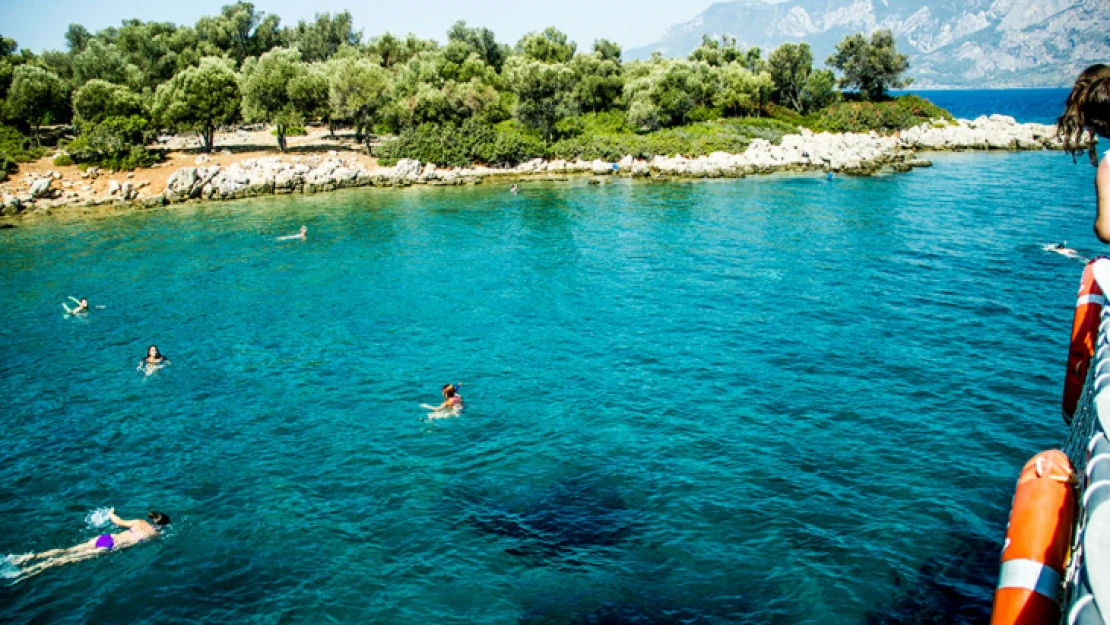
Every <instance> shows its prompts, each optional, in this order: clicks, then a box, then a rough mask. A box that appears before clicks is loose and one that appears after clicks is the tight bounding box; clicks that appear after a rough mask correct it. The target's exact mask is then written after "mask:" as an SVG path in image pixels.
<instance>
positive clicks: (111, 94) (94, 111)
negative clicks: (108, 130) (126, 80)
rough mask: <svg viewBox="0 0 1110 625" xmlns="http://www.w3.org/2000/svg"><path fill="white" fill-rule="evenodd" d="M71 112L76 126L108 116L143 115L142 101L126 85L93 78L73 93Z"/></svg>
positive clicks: (85, 124)
mask: <svg viewBox="0 0 1110 625" xmlns="http://www.w3.org/2000/svg"><path fill="white" fill-rule="evenodd" d="M73 113H74V116H75V121H76V122H77V125H78V127H82V128H84V127H89V126H93V125H96V124H99V123H101V122H103V121H104V119H105V118H108V117H130V116H132V115H144V114H145V112H144V111H143V101H142V98H140V97H139V95H138V94H137V93H135V92H134V91H131V90H130V89H128V88H127V87H124V86H121V85H114V84H112V83H110V82H107V81H104V80H100V79H99V78H94V79H92V80H90V81H89V82H87V83H85V84H84V85H83V86H82V87H81V88H80V89H78V90H77V91H75V92H74V94H73Z"/></svg>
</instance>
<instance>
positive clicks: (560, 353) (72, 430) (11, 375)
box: [0, 153, 1098, 624]
mask: <svg viewBox="0 0 1110 625" xmlns="http://www.w3.org/2000/svg"><path fill="white" fill-rule="evenodd" d="M932 158H934V160H935V162H936V166H935V167H933V168H931V169H926V170H917V171H914V172H913V173H910V174H905V175H894V176H881V177H877V178H845V177H841V178H837V179H836V180H834V181H833V182H832V183H826V182H824V181H823V180H822V179H821V178H820V176H817V175H798V176H775V177H765V178H749V179H744V180H733V181H708V182H694V183H630V182H627V181H618V182H614V183H612V184H607V185H603V186H600V187H590V186H587V185H585V184H584V181H575V182H572V183H568V184H551V185H546V184H526V185H523V186H522V192H521V194H520V195H519V196H515V197H514V196H511V195H510V194H508V193H507V192H506V190H505V188H504V187H503V186H494V185H484V186H479V187H474V188H457V189H442V188H411V189H405V190H384V191H382V190H364V191H352V192H345V193H339V194H331V195H320V196H309V197H289V198H281V199H269V200H265V201H242V202H234V203H227V204H208V205H193V206H182V207H176V208H172V209H169V210H165V211H158V212H149V213H137V214H132V215H127V216H122V217H112V218H101V219H91V220H78V219H66V218H59V219H57V220H54V221H50V222H45V223H39V224H29V225H25V226H21V227H19V228H18V229H14V230H3V231H0V310H2V311H3V317H2V323H0V397H3V398H4V400H3V402H2V403H0V419H2V424H3V427H0V449H2V450H3V451H2V452H0V556H2V555H3V554H19V553H25V552H28V551H32V550H44V549H48V548H53V547H62V546H68V545H71V544H76V543H77V542H79V541H84V540H88V539H89V538H92V537H93V536H95V535H96V534H97V531H96V530H95V529H93V528H90V527H88V526H87V524H86V517H87V516H88V515H89V513H90V512H92V511H94V510H96V509H99V508H103V507H105V506H115V507H117V508H118V510H119V512H120V513H121V514H122V515H123V516H125V517H127V516H130V517H135V516H140V515H143V514H145V511H146V510H148V509H151V508H154V509H158V510H162V511H164V512H166V513H168V514H169V515H171V517H173V519H174V523H173V525H172V526H171V528H172V529H171V530H170V531H169V532H168V533H167V535H166V536H165V537H164V538H163V539H161V540H159V541H158V542H157V543H156V544H151V545H141V546H139V547H136V548H133V549H129V550H125V551H122V552H119V553H113V554H110V555H108V556H104V557H101V558H98V559H96V560H92V561H87V562H82V563H78V564H73V565H69V566H66V567H61V568H56V569H52V570H48V571H46V572H45V573H43V574H41V575H39V576H37V577H33V578H30V579H28V580H25V581H22V582H19V583H16V584H10V583H8V584H4V585H3V586H2V587H0V621H2V622H36V623H39V622H41V623H84V622H94V623H122V622H128V623H195V622H204V623H244V622H247V623H322V622H338V623H356V622H360V623H361V622H366V623H369V622H373V623H528V624H532V623H538V624H558V623H908V622H915V621H914V620H913V619H915V618H916V619H923V618H934V619H935V620H934V621H931V622H981V621H982V620H983V618H984V615H985V614H986V613H987V611H988V610H989V601H990V594H991V591H992V586H993V583H994V579H993V578H994V576H995V575H996V560H997V556H998V553H999V549H1000V544H1001V540H1002V535H1003V527H1004V525H1005V522H1006V516H1007V514H1008V507H1009V501H1010V497H1011V494H1012V487H1013V482H1014V479H1015V477H1016V475H1017V472H1018V470H1019V469H1020V466H1021V464H1022V463H1024V461H1025V460H1026V459H1027V458H1028V457H1030V456H1031V455H1033V454H1034V453H1035V452H1036V451H1038V450H1040V449H1043V448H1047V447H1050V446H1053V445H1055V444H1057V443H1058V441H1060V440H1061V439H1062V437H1063V434H1064V427H1063V424H1062V422H1061V419H1060V417H1059V395H1060V389H1061V381H1062V375H1063V369H1064V360H1065V357H1066V355H1065V348H1066V341H1067V336H1068V332H1069V328H1070V320H1071V313H1072V306H1073V303H1074V294H1075V289H1076V286H1077V283H1078V278H1079V275H1080V272H1081V269H1082V265H1081V264H1080V263H1078V262H1076V261H1074V260H1069V259H1066V258H1064V257H1061V256H1058V255H1055V254H1049V253H1046V252H1044V251H1043V250H1042V249H1041V247H1040V245H1041V244H1043V243H1046V242H1050V241H1058V240H1061V239H1067V240H1068V242H1069V243H1070V244H1071V245H1073V246H1075V247H1078V248H1080V251H1082V252H1085V253H1087V254H1090V253H1094V252H1097V251H1098V250H1097V248H1096V247H1095V245H1096V243H1095V240H1094V237H1093V235H1092V234H1091V233H1090V228H1091V221H1092V218H1093V208H1092V206H1093V188H1092V185H1091V177H1092V175H1093V170H1092V169H1091V168H1090V167H1089V166H1087V165H1085V164H1082V163H1081V164H1080V165H1073V164H1072V162H1071V159H1069V158H1068V157H1066V156H1063V155H1061V154H1059V153H1023V154H970V153H968V154H954V155H936V156H934V157H932ZM302 223H304V224H307V225H308V228H309V239H308V240H307V241H304V242H286V243H279V242H276V241H275V240H274V238H275V236H277V235H280V234H288V233H290V232H294V231H295V230H296V229H297V228H298V227H299V226H300V225H301V224H302ZM67 295H76V296H87V297H89V298H90V300H91V303H92V305H93V306H94V307H95V306H96V305H103V306H105V307H106V308H104V309H101V310H95V309H94V310H93V312H92V314H90V315H89V316H88V318H87V319H67V318H63V317H62V315H61V312H62V310H61V307H60V306H59V303H60V302H62V301H63V300H64V298H65V297H66V296H67ZM150 343H156V344H157V345H158V346H159V347H160V348H161V349H162V351H163V352H164V353H165V354H166V355H167V356H168V357H169V358H170V360H171V361H172V363H173V364H172V365H171V366H170V367H169V368H167V369H165V370H163V371H160V372H157V373H155V374H154V375H151V376H149V377H146V376H144V375H142V374H141V373H139V372H137V371H135V364H136V362H137V361H138V360H139V359H140V358H141V357H142V355H143V353H144V351H145V349H146V346H147V345H148V344H150ZM447 382H462V383H463V387H462V392H463V395H464V397H465V399H466V406H467V407H466V410H465V412H464V413H463V414H462V415H461V416H458V417H455V418H447V419H439V420H429V419H428V418H427V417H426V411H425V410H422V409H421V408H420V407H419V404H420V403H437V402H438V401H439V388H440V387H441V386H442V385H443V384H444V383H447ZM916 622H925V621H922V620H918V621H916Z"/></svg>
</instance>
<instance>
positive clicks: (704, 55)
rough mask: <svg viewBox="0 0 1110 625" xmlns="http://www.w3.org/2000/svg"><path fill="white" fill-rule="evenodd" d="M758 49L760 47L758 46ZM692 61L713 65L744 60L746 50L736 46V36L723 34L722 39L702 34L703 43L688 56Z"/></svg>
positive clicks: (717, 65) (719, 65) (718, 65)
mask: <svg viewBox="0 0 1110 625" xmlns="http://www.w3.org/2000/svg"><path fill="white" fill-rule="evenodd" d="M756 49H757V50H758V48H756ZM687 58H688V59H689V60H690V61H701V62H702V63H707V64H709V65H711V66H713V67H721V66H723V65H728V64H729V63H735V62H736V61H742V60H744V51H743V50H742V49H740V48H738V47H736V38H735V37H729V36H728V35H721V38H720V40H717V39H714V38H712V37H710V36H709V35H702V36H701V45H700V46H698V47H697V48H694V51H693V52H691V53H690V56H689V57H687Z"/></svg>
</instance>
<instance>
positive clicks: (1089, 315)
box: [1063, 258, 1106, 425]
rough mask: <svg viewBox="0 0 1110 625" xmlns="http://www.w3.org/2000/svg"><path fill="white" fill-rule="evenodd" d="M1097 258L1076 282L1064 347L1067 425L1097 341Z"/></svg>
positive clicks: (1099, 291)
mask: <svg viewBox="0 0 1110 625" xmlns="http://www.w3.org/2000/svg"><path fill="white" fill-rule="evenodd" d="M1099 260H1100V259H1098V258H1096V259H1095V260H1092V261H1091V262H1089V263H1087V268H1086V269H1084V270H1083V279H1082V281H1081V282H1080V283H1079V299H1078V300H1076V302H1075V318H1074V320H1073V321H1072V324H1071V347H1069V348H1068V370H1067V373H1066V374H1065V375H1064V404H1063V408H1064V421H1065V422H1066V423H1067V424H1068V425H1071V420H1072V417H1074V416H1075V409H1076V407H1077V406H1078V405H1079V396H1080V395H1082V394H1083V384H1084V383H1086V381H1087V370H1088V369H1090V367H1091V357H1093V356H1094V355H1095V343H1096V342H1097V341H1098V323H1099V316H1100V315H1101V314H1102V306H1103V304H1105V303H1106V297H1105V296H1104V295H1103V293H1102V288H1101V287H1099V285H1098V282H1096V281H1095V272H1094V267H1095V263H1096V262H1098V261H1099Z"/></svg>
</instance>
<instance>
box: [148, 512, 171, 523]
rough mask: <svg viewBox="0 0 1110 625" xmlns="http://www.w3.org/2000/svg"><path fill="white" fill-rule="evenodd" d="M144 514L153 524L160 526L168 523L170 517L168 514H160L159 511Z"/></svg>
mask: <svg viewBox="0 0 1110 625" xmlns="http://www.w3.org/2000/svg"><path fill="white" fill-rule="evenodd" d="M146 516H147V518H148V519H150V521H151V522H152V523H154V524H155V525H159V526H161V525H169V524H170V517H169V516H168V515H165V514H162V513H161V512H150V513H148V514H147V515H146Z"/></svg>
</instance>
